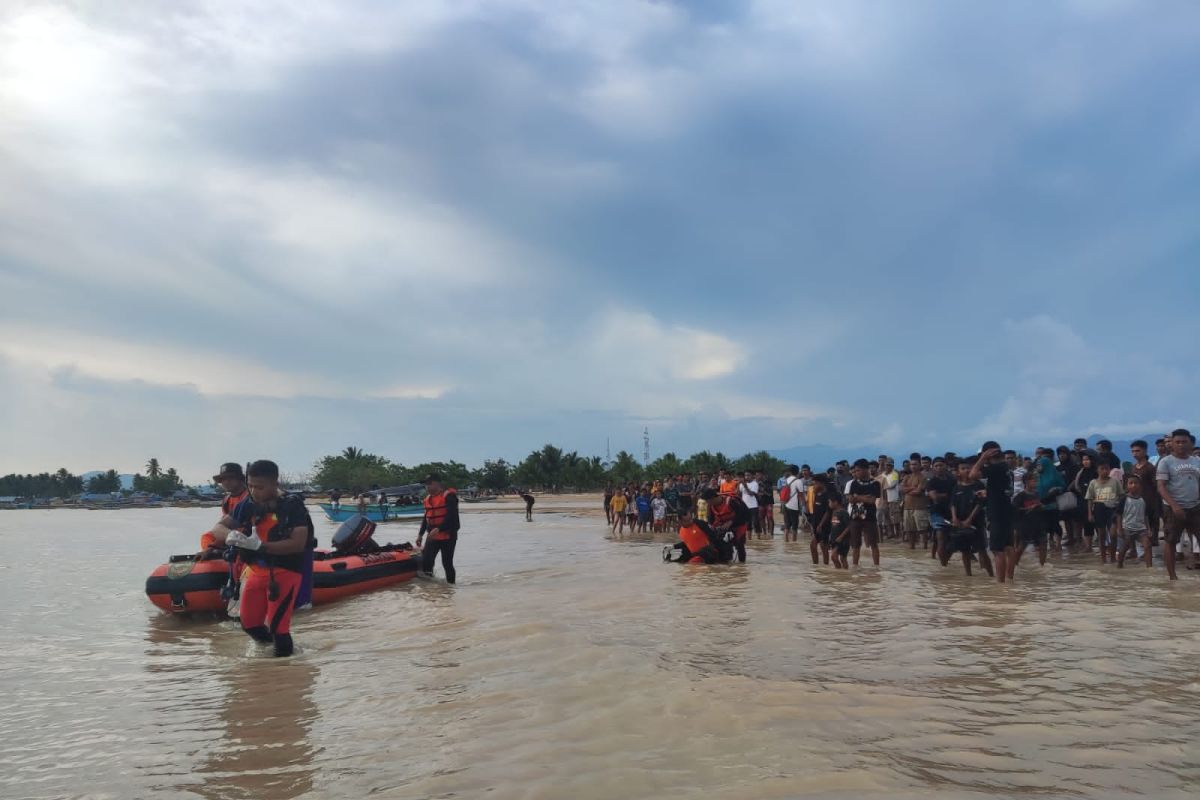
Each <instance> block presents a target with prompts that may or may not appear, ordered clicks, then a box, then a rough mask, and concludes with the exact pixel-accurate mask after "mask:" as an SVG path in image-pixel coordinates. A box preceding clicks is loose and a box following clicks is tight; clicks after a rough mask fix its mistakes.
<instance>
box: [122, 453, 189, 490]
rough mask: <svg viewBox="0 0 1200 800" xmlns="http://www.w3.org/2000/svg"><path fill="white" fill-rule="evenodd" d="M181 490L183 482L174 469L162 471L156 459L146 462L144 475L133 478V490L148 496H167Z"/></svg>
mask: <svg viewBox="0 0 1200 800" xmlns="http://www.w3.org/2000/svg"><path fill="white" fill-rule="evenodd" d="M182 488H183V481H181V480H180V479H179V474H178V473H177V472H176V471H175V468H174V467H169V468H168V469H166V470H163V468H162V467H161V466H159V463H158V459H157V458H152V459H150V460H149V461H147V462H146V474H145V475H134V476H133V490H134V491H135V492H147V493H148V494H157V495H169V494H174V493H175V492H177V491H179V490H180V489H182Z"/></svg>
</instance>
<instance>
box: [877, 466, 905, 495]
mask: <svg viewBox="0 0 1200 800" xmlns="http://www.w3.org/2000/svg"><path fill="white" fill-rule="evenodd" d="M879 482H880V485H881V486H882V487H883V498H884V499H885V500H887V501H888V502H889V503H899V502H900V473H899V472H896V470H892V471H891V472H889V473H887V474H886V475H882V476H880V479H879Z"/></svg>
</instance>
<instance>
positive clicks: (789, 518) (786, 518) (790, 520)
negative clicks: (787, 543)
mask: <svg viewBox="0 0 1200 800" xmlns="http://www.w3.org/2000/svg"><path fill="white" fill-rule="evenodd" d="M783 527H785V528H790V529H791V530H798V529H799V528H800V509H798V508H796V509H792V508H788V507H787V506H784V507H783Z"/></svg>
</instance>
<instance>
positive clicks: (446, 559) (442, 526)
mask: <svg viewBox="0 0 1200 800" xmlns="http://www.w3.org/2000/svg"><path fill="white" fill-rule="evenodd" d="M422 483H424V484H425V490H426V491H427V492H428V494H427V495H426V496H425V518H424V519H423V520H421V530H419V531H418V532H417V547H421V539H422V538H423V537H424V536H425V534H429V539H428V540H426V542H425V546H424V547H423V548H422V549H421V571H422V572H423V573H425V574H426V575H429V576H431V575H433V564H434V561H436V559H437V556H438V553H441V554H442V569H444V570H445V571H446V583H454V579H455V577H456V576H457V573H456V572H455V570H454V547H455V545H457V544H458V529H459V521H458V493H457V492H456V491H455V490H454V489H447V488H445V487H443V486H442V476H441V475H438V474H437V473H431V474H429V475H426V476H425V480H424V481H422Z"/></svg>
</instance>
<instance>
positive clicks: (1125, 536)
mask: <svg viewBox="0 0 1200 800" xmlns="http://www.w3.org/2000/svg"><path fill="white" fill-rule="evenodd" d="M1149 535H1150V531H1149V530H1144V531H1135V530H1132V529H1130V528H1124V529H1123V530H1122V532H1121V540H1122V541H1123V542H1131V541H1132V542H1140V541H1141V540H1142V537H1143V536H1149Z"/></svg>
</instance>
